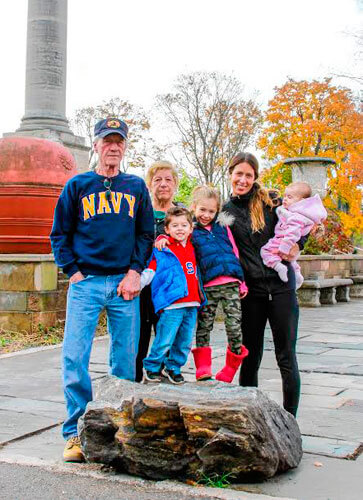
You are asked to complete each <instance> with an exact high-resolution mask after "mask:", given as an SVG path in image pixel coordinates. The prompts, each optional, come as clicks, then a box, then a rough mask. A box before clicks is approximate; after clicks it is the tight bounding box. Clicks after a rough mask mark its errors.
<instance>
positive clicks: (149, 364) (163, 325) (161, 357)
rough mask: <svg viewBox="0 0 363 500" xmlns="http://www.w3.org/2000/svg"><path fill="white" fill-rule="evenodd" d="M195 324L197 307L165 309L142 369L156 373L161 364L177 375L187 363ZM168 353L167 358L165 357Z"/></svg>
mask: <svg viewBox="0 0 363 500" xmlns="http://www.w3.org/2000/svg"><path fill="white" fill-rule="evenodd" d="M196 322H197V307H181V308H180V309H166V310H165V311H163V312H162V313H161V316H160V319H159V321H158V322H157V325H156V336H155V340H154V342H153V345H152V347H151V350H150V353H149V355H148V356H147V358H145V359H144V368H145V370H148V371H150V372H154V373H157V372H159V371H160V370H161V367H162V366H163V364H164V365H165V368H167V369H168V370H172V371H173V372H174V373H177V374H179V373H180V369H181V367H182V366H183V365H185V363H186V362H187V358H188V354H189V353H190V349H191V346H192V340H193V335H194V332H195V328H196ZM168 351H169V356H168V357H167V358H166V355H167V353H168Z"/></svg>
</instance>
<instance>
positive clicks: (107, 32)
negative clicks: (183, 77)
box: [0, 0, 363, 134]
mask: <svg viewBox="0 0 363 500" xmlns="http://www.w3.org/2000/svg"><path fill="white" fill-rule="evenodd" d="M362 12H363V0H303V1H297V0H295V1H292V0H223V1H220V0H219V1H216V0H183V1H182V2H176V1H175V2H172V1H170V0H132V1H129V2H126V1H120V0H104V1H103V2H102V1H100V0H69V1H68V76H67V116H68V117H69V116H71V115H72V114H73V112H74V110H75V109H76V108H79V107H82V106H87V105H96V104H98V103H99V102H100V101H102V100H103V99H107V98H110V97H112V96H119V97H122V98H125V99H128V100H130V101H131V102H133V103H135V104H141V105H143V106H144V107H146V108H148V107H149V106H151V105H152V103H153V98H154V96H155V95H156V94H158V93H164V92H167V91H168V90H170V88H171V84H172V82H173V80H174V79H175V77H176V76H177V75H178V74H179V73H181V72H189V71H194V70H208V71H213V70H218V71H223V72H227V73H234V75H235V76H236V77H238V78H239V79H240V80H241V81H242V82H243V83H244V84H245V86H246V89H247V91H248V92H253V91H254V90H257V91H258V92H259V93H260V102H261V104H262V105H265V104H266V102H267V100H268V99H269V98H270V97H272V95H273V87H274V86H276V85H281V84H282V83H284V82H285V81H286V79H287V77H288V76H290V77H292V78H295V79H312V78H322V77H325V76H329V75H330V74H331V73H336V72H339V73H341V72H349V73H352V72H355V73H358V72H359V70H358V61H357V57H356V55H357V46H356V42H355V40H354V38H353V37H350V36H348V35H347V34H345V32H357V31H358V29H359V24H361V23H362ZM26 20H27V0H12V1H11V2H8V1H7V2H4V1H2V2H1V5H0V47H1V49H0V51H1V80H0V82H1V83H0V85H1V92H0V134H2V133H4V132H10V131H14V130H15V129H16V128H17V127H18V126H19V124H20V120H21V117H22V116H23V114H24V85H25V49H26ZM335 83H340V84H344V85H348V86H351V87H352V86H353V89H354V90H355V91H358V87H357V85H356V84H354V83H352V82H351V81H349V80H342V79H340V80H336V81H335Z"/></svg>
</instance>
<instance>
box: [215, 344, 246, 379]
mask: <svg viewBox="0 0 363 500" xmlns="http://www.w3.org/2000/svg"><path fill="white" fill-rule="evenodd" d="M246 356H248V349H247V348H246V347H245V346H244V345H242V347H241V354H235V353H234V352H232V351H231V349H230V348H229V346H228V348H227V353H226V364H225V366H224V367H223V368H222V370H221V371H219V372H218V373H217V375H216V380H220V381H221V382H227V383H228V384H230V383H231V382H232V380H233V377H234V376H235V374H236V371H237V370H238V368H239V367H240V366H241V364H242V360H243V359H244V358H245V357H246Z"/></svg>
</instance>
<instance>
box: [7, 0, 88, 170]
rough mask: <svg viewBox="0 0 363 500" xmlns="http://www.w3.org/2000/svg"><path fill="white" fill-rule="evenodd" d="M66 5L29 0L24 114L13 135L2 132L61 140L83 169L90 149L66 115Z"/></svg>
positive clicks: (56, 0)
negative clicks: (70, 126) (73, 129)
mask: <svg viewBox="0 0 363 500" xmlns="http://www.w3.org/2000/svg"><path fill="white" fill-rule="evenodd" d="M67 7H68V0H28V29H27V54H26V82H25V114H24V116H23V118H22V120H21V124H20V127H19V128H18V129H17V131H16V132H15V134H14V133H12V134H4V135H5V136H10V135H23V136H24V135H31V136H35V137H41V138H44V139H49V140H53V141H56V142H60V143H62V144H63V145H64V146H65V147H66V148H68V149H69V150H70V151H71V153H72V154H73V156H74V158H75V160H76V163H77V168H78V170H79V171H84V170H86V169H87V168H88V151H89V148H88V147H87V146H86V145H85V140H84V138H83V137H78V136H75V135H74V134H73V132H72V131H71V129H70V128H69V124H68V120H67V118H66V76H67Z"/></svg>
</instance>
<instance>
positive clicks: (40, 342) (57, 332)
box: [0, 314, 107, 354]
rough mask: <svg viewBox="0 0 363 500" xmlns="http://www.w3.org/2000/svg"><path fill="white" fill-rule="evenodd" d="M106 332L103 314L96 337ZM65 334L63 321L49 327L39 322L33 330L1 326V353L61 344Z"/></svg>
mask: <svg viewBox="0 0 363 500" xmlns="http://www.w3.org/2000/svg"><path fill="white" fill-rule="evenodd" d="M106 333H107V327H106V317H105V315H104V314H102V315H101V317H100V321H99V324H98V327H97V330H96V337H100V336H102V335H106ZM63 336H64V323H63V322H59V323H58V324H57V325H56V326H49V327H47V326H44V325H42V324H39V325H38V327H37V328H36V329H35V330H34V331H33V332H26V331H23V332H16V331H11V330H3V329H1V328H0V354H6V353H9V352H16V351H21V350H22V349H29V348H31V347H40V346H48V345H57V344H61V343H62V342H63Z"/></svg>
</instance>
